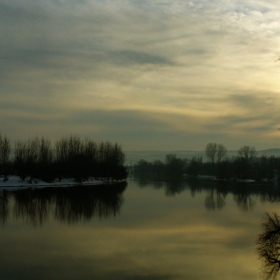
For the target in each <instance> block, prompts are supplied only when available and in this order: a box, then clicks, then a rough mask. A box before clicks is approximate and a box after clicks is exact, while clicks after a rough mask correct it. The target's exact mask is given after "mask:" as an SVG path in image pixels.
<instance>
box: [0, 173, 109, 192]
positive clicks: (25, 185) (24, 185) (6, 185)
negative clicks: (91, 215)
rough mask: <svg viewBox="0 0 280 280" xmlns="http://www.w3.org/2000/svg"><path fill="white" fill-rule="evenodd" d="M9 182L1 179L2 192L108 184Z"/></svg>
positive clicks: (71, 181)
mask: <svg viewBox="0 0 280 280" xmlns="http://www.w3.org/2000/svg"><path fill="white" fill-rule="evenodd" d="M8 178H9V179H8V181H5V182H4V181H3V178H0V191H3V190H8V191H14V190H22V189H29V188H31V189H43V188H46V187H56V188H57V187H72V186H77V185H102V184H106V183H108V182H106V181H99V180H94V179H90V180H88V181H84V182H83V183H77V182H74V180H73V179H63V180H61V181H58V180H57V181H55V182H53V183H47V182H44V181H42V180H39V179H33V180H32V182H30V178H27V179H26V180H25V181H22V180H21V179H20V178H19V177H18V176H9V177H8Z"/></svg>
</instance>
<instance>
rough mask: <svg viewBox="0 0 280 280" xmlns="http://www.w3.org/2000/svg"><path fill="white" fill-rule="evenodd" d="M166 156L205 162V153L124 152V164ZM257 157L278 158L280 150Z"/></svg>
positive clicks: (270, 151)
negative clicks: (196, 159) (201, 159)
mask: <svg viewBox="0 0 280 280" xmlns="http://www.w3.org/2000/svg"><path fill="white" fill-rule="evenodd" d="M167 154H175V155H177V157H179V158H181V159H185V158H187V159H190V158H192V157H193V156H201V157H202V158H203V160H206V157H205V151H126V152H125V155H126V162H125V164H127V165H130V164H135V163H137V162H138V161H139V160H141V159H144V160H146V161H148V162H153V161H154V160H161V161H164V159H165V156H166V155H167ZM236 155H237V150H229V151H227V156H228V157H230V158H231V157H235V156H236ZM257 155H258V156H272V155H274V156H276V157H280V149H277V148H275V149H266V150H260V151H257Z"/></svg>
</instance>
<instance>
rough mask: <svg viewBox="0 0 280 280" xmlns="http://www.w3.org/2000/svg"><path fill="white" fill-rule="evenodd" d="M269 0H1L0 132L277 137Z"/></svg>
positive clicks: (227, 140)
mask: <svg viewBox="0 0 280 280" xmlns="http://www.w3.org/2000/svg"><path fill="white" fill-rule="evenodd" d="M279 33H280V6H279V5H278V4H277V3H276V4H275V2H274V1H261V0H259V1H256V0H255V1H254V0H245V1H203V0H202V1H179V0H178V1H176V0H175V1H174V0H173V1H145V0H144V1H143V0H141V1H126V0H120V1H110V0H107V1H54V0H51V1H33V0H28V1H24V2H22V1H13V0H12V1H7V0H0V42H1V44H0V49H1V56H0V59H1V67H0V84H1V92H0V107H1V110H0V119H1V133H4V134H6V135H7V136H10V137H11V138H12V139H19V138H20V139H21V138H28V137H32V136H34V135H44V136H48V137H50V138H59V137H61V136H67V135H69V134H79V135H80V136H88V137H92V138H94V139H96V140H110V141H118V142H119V143H120V144H122V145H123V148H124V149H125V150H151V149H158V150H184V149H186V150H188V149H195V150H199V149H204V147H205V145H206V144H207V143H208V142H210V141H216V142H219V143H223V144H224V145H225V146H226V147H228V148H229V149H237V148H239V147H240V146H242V145H245V144H246V145H254V146H256V148H257V149H263V148H274V147H278V142H279V137H280V134H279V135H278V133H277V128H278V126H280V113H279V105H280V95H279V88H280V79H279V77H280V63H279V62H275V60H276V59H277V58H278V57H279V56H280V48H279V44H280V39H279Z"/></svg>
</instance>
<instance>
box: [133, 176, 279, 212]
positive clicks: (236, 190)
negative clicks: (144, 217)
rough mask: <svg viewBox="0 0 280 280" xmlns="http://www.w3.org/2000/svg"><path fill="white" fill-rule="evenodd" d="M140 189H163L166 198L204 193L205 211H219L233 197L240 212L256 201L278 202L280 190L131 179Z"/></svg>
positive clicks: (218, 183)
mask: <svg viewBox="0 0 280 280" xmlns="http://www.w3.org/2000/svg"><path fill="white" fill-rule="evenodd" d="M132 180H133V181H135V182H136V183H138V184H139V186H140V187H141V188H145V187H148V186H149V187H150V186H153V188H155V189H164V191H165V194H166V195H167V196H175V195H178V194H180V193H182V192H183V191H187V190H189V191H190V193H191V195H192V197H195V196H196V194H199V193H202V192H205V191H206V193H207V195H206V196H205V201H204V206H205V208H206V209H207V210H209V211H213V210H221V209H223V208H224V207H225V206H226V198H227V196H228V195H229V194H231V195H232V196H233V200H234V202H235V203H236V204H237V206H238V207H239V208H240V210H242V211H249V210H253V209H254V207H255V205H256V200H257V199H259V201H260V202H270V203H276V202H280V188H279V187H278V186H276V185H272V184H271V185H269V184H253V183H243V184H242V183H236V182H223V181H210V180H187V181H184V180H175V181H174V180H170V181H165V182H157V181H151V180H148V179H146V178H132Z"/></svg>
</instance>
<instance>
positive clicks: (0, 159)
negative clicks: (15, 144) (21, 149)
mask: <svg viewBox="0 0 280 280" xmlns="http://www.w3.org/2000/svg"><path fill="white" fill-rule="evenodd" d="M10 154H11V143H10V140H9V139H8V138H7V137H6V136H2V135H1V134H0V175H1V174H2V175H3V176H4V181H6V180H8V164H9V159H10Z"/></svg>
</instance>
